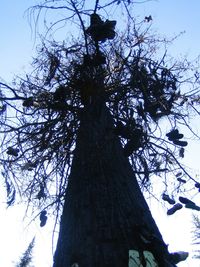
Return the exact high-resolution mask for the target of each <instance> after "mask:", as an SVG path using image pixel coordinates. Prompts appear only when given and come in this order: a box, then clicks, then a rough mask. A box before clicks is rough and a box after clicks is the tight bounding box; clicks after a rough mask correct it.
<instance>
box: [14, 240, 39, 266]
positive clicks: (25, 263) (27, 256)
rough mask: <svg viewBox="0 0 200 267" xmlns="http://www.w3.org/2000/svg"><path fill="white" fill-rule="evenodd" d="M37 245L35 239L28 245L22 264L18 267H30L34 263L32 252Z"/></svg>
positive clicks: (21, 260)
mask: <svg viewBox="0 0 200 267" xmlns="http://www.w3.org/2000/svg"><path fill="white" fill-rule="evenodd" d="M34 245H35V238H33V239H32V241H31V242H30V244H29V245H28V248H27V249H26V251H25V252H24V253H23V255H22V257H21V259H20V262H19V263H18V264H17V265H16V267H28V266H30V263H31V261H32V251H33V248H34Z"/></svg>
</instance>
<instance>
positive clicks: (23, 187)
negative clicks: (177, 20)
mask: <svg viewBox="0 0 200 267" xmlns="http://www.w3.org/2000/svg"><path fill="white" fill-rule="evenodd" d="M101 2H103V3H101ZM92 4H93V6H92ZM133 4H134V3H132V1H131V0H130V1H129V0H127V1H117V0H116V1H115V0H114V1H98V0H96V1H94V2H93V3H91V2H90V4H88V3H86V1H73V0H70V1H44V2H43V3H42V4H40V5H37V6H35V7H34V8H33V9H31V10H30V14H31V15H32V16H34V15H35V14H36V17H35V21H36V22H37V23H38V21H39V19H40V18H41V13H42V12H43V11H45V14H47V17H45V23H46V26H47V33H46V36H49V38H50V39H51V37H52V32H53V30H54V29H55V28H58V27H60V26H59V25H62V24H63V25H64V24H67V25H69V23H72V22H74V24H72V25H73V26H72V28H73V27H75V26H74V25H78V26H77V27H78V29H79V31H76V33H77V36H76V37H77V38H76V39H75V37H74V36H73V37H72V38H71V39H70V38H69V39H70V40H67V41H63V42H58V41H55V40H50V41H44V42H43V43H42V46H41V49H39V51H38V57H37V58H36V59H35V60H34V62H33V67H34V68H33V72H32V73H31V74H29V75H27V76H26V77H25V78H20V79H17V80H16V81H15V83H14V84H13V85H11V86H9V85H7V84H5V83H1V96H0V100H1V103H2V105H1V133H2V135H1V140H2V143H1V149H2V154H1V155H2V156H1V163H2V167H3V171H2V174H3V176H4V178H5V184H6V189H7V194H8V205H12V204H13V203H14V201H15V198H16V193H18V194H17V195H20V196H21V197H22V199H25V200H26V201H28V205H29V206H30V205H33V206H34V207H37V208H38V209H39V213H38V216H39V218H40V225H41V227H43V226H45V224H46V222H47V220H48V216H47V210H48V211H49V212H50V210H53V212H56V223H58V222H59V223H60V233H59V239H58V244H57V249H56V253H55V257H54V267H64V266H65V267H66V266H67V267H68V266H87V267H88V266H119V267H121V266H128V262H129V263H130V262H131V261H134V262H135V263H134V264H135V265H134V266H137V265H136V264H138V265H139V264H140V263H141V264H142V265H143V266H146V264H147V262H148V261H149V262H151V264H152V266H156V264H157V265H158V266H167V267H168V266H175V264H176V263H178V262H179V261H180V260H184V259H185V258H186V257H187V253H182V254H181V253H174V254H170V253H169V252H168V249H167V245H166V244H165V243H164V241H163V239H162V236H161V234H160V232H159V230H158V228H157V226H156V224H155V221H154V220H153V218H152V216H151V212H150V210H149V208H148V206H147V204H146V201H145V199H144V197H143V195H142V193H141V189H143V190H144V189H145V190H148V191H149V192H152V191H151V190H152V189H151V188H152V186H155V183H156V179H157V181H162V184H163V187H162V189H161V190H162V192H160V194H161V196H160V195H159V196H157V198H159V199H160V198H162V200H163V201H167V202H168V203H169V205H173V206H171V208H170V209H169V210H168V215H172V214H173V213H175V212H176V211H178V210H179V209H181V208H182V207H183V205H185V207H186V208H191V209H197V210H198V209H199V207H198V206H197V205H196V204H195V203H193V202H192V201H190V200H189V199H188V198H186V197H183V196H180V197H179V203H176V201H175V200H174V199H173V197H172V195H175V194H177V192H179V194H180V192H184V189H185V188H189V187H192V188H196V190H199V188H200V183H199V182H198V181H197V180H196V179H195V178H193V177H192V176H191V175H190V173H189V172H188V170H187V168H185V167H184V166H183V165H182V164H181V159H182V158H183V157H184V153H185V147H186V146H187V145H188V142H187V141H186V139H185V137H184V135H183V134H182V127H185V126H186V127H187V128H188V129H189V130H190V131H191V132H192V133H193V135H194V136H196V137H197V138H199V137H198V136H197V135H196V134H195V133H194V132H193V130H192V129H191V127H190V124H189V118H190V115H192V114H193V113H195V114H199V110H198V109H199V89H198V83H199V80H198V77H197V76H198V73H197V72H195V75H196V76H195V75H194V74H193V73H192V71H191V69H192V68H190V64H191V63H188V62H187V61H186V60H185V61H183V62H176V61H174V60H172V59H170V57H169V56H168V55H167V51H166V50H164V53H163V54H162V56H161V57H159V56H158V54H159V53H160V54H161V52H160V51H161V50H159V47H158V45H164V46H166V45H167V43H166V41H165V40H164V39H158V38H157V37H156V36H155V35H152V34H151V31H150V26H149V24H150V23H151V21H152V17H151V16H149V17H145V18H144V20H143V21H141V22H136V21H135V19H134V18H133V17H132V16H131V7H132V5H133ZM111 7H112V8H115V10H117V11H116V12H120V10H121V9H123V11H124V12H126V13H125V14H126V15H125V17H124V18H126V22H127V23H121V24H120V22H119V21H118V20H114V19H113V18H112V17H111V18H110V17H109V18H106V16H107V14H109V15H110V13H109V10H110V8H111ZM58 10H59V12H61V11H63V12H64V13H62V16H61V17H62V19H58V20H56V21H55V23H51V24H50V25H48V12H50V15H51V12H53V11H54V12H55V11H58ZM35 12H37V13H35ZM63 14H64V15H65V17H63ZM116 14H119V13H116ZM50 17H51V16H50ZM37 23H36V24H37ZM60 23H61V24H60ZM118 24H119V27H122V29H123V31H122V32H120V31H117V25H118ZM193 69H194V67H193ZM183 77H184V78H183ZM194 81H195V82H194ZM182 88H183V89H182ZM163 126H164V127H163ZM165 129H166V130H165ZM152 177H154V178H155V179H153V180H152V179H151V178H152ZM168 190H170V191H171V192H173V193H172V194H170V193H169V192H168ZM180 202H181V203H180ZM191 202H192V203H193V204H192V203H191ZM61 214H62V216H61V220H59V217H60V215H61ZM129 250H132V252H134V253H135V254H133V255H132V254H130V255H129V254H128V253H129ZM145 253H146V254H145ZM148 253H149V254H148ZM129 256H130V258H129ZM131 257H132V258H131Z"/></svg>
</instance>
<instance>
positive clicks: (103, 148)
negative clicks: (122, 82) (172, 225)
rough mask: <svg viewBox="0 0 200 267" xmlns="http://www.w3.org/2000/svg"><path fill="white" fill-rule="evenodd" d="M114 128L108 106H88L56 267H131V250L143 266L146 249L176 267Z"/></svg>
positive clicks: (159, 262) (160, 263) (74, 161)
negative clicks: (170, 261) (170, 260)
mask: <svg viewBox="0 0 200 267" xmlns="http://www.w3.org/2000/svg"><path fill="white" fill-rule="evenodd" d="M113 127H114V125H113V119H112V116H111V114H110V112H109V110H108V108H107V107H106V105H105V104H104V103H102V102H101V101H96V103H93V104H90V105H88V106H86V108H85V109H84V111H83V114H82V116H81V123H80V129H79V133H78V136H77V145H76V150H75V155H74V159H73V164H72V169H71V174H70V177H69V182H68V187H67V192H66V197H65V203H64V208H63V214H62V217H61V223H60V232H59V238H58V243H57V248H56V252H55V255H54V265H53V266H54V267H71V266H72V265H73V264H75V263H77V264H78V265H77V266H79V267H127V266H128V260H129V250H137V251H138V252H139V255H140V260H141V263H142V264H143V266H145V261H144V257H143V253H142V252H143V251H144V250H148V251H150V252H152V254H153V255H154V257H155V259H156V261H157V263H158V266H160V267H161V266H162V267H164V266H166V267H169V266H170V267H171V266H175V265H173V264H171V263H169V261H168V257H169V256H168V251H167V246H166V245H165V243H164V241H163V239H162V236H161V234H160V232H159V230H158V228H157V226H156V223H155V221H154V219H153V218H152V215H151V212H150V210H149V208H148V205H147V203H146V201H145V199H144V197H143V195H142V193H141V191H140V188H139V185H138V183H137V180H136V177H135V174H134V172H133V170H132V167H131V165H130V163H129V161H128V158H126V157H125V156H124V154H123V148H122V146H121V143H120V141H119V138H118V137H117V136H116V135H115V133H114V131H113ZM74 266H75V265H74Z"/></svg>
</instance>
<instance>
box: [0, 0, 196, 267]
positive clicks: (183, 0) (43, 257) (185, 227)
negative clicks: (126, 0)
mask: <svg viewBox="0 0 200 267" xmlns="http://www.w3.org/2000/svg"><path fill="white" fill-rule="evenodd" d="M35 3H36V1H34V0H20V1H16V0H1V3H0V32H1V41H0V78H1V79H3V80H4V81H6V82H10V81H11V80H12V79H13V77H14V76H15V75H20V74H23V73H24V72H25V71H27V70H29V69H30V63H31V61H32V57H33V56H34V55H35V49H36V43H35V37H34V34H33V32H32V31H31V27H30V24H29V22H28V18H27V13H25V11H26V9H27V8H28V7H30V6H31V5H34V4H35ZM199 10H200V1H199V0H193V1H189V0H157V1H150V2H147V3H144V4H137V5H135V9H134V14H135V16H139V17H140V18H141V19H143V18H144V17H145V16H148V15H151V16H152V17H153V29H155V31H156V32H157V33H159V34H160V35H162V36H167V37H173V36H176V35H178V34H179V33H181V32H184V34H182V35H181V36H180V37H179V38H178V39H177V40H175V42H174V43H173V45H171V46H170V48H169V51H170V53H171V54H172V55H173V56H174V57H176V58H177V57H178V58H179V57H182V56H184V55H187V56H188V58H189V59H191V60H193V59H195V58H196V57H198V56H199V55H200V46H199V44H200V27H199V25H200V16H199ZM197 125H198V124H197ZM199 125H200V124H199ZM197 130H198V127H197ZM199 131H200V128H199ZM198 151H200V145H199V144H198V143H197V142H192V141H191V142H190V148H188V151H187V152H188V154H187V156H186V159H185V160H186V162H187V164H188V165H190V166H191V167H192V168H193V169H194V170H195V171H197V172H198V171H199V169H200V167H199V156H198ZM0 185H2V182H1V181H0ZM196 200H197V203H199V204H200V194H199V195H197V197H196ZM148 203H149V205H150V208H151V209H152V213H153V216H154V218H155V220H156V222H157V223H158V226H159V228H160V231H161V233H162V234H163V237H164V240H165V242H166V243H168V244H170V245H169V248H170V249H171V251H178V250H184V251H190V252H191V251H192V249H193V247H192V246H191V233H190V232H191V211H190V210H184V211H181V212H180V213H178V212H177V214H174V215H173V216H171V217H167V216H166V210H163V208H162V207H160V206H159V205H158V203H155V202H154V201H153V200H151V201H149V202H148ZM23 215H24V208H23V207H21V206H17V207H14V208H10V209H5V196H4V194H3V193H2V194H1V195H0V218H1V221H0V236H1V238H0V266H4V267H13V266H14V265H13V264H14V261H16V260H17V259H18V258H19V256H20V255H21V253H22V252H23V251H24V250H25V248H26V247H27V245H28V243H29V242H30V241H31V240H32V238H33V237H34V235H36V248H35V255H36V257H35V258H36V259H35V267H41V266H42V267H50V266H51V256H52V252H51V234H50V233H51V229H52V225H51V224H50V223H49V224H47V226H46V227H44V228H40V227H39V222H38V221H37V220H36V221H34V222H33V223H32V224H31V226H28V222H29V219H30V218H29V219H26V220H25V221H22V218H23ZM178 266H180V267H188V266H193V267H199V266H200V263H199V262H198V261H194V260H192V259H189V260H188V261H186V262H183V263H181V264H179V265H178Z"/></svg>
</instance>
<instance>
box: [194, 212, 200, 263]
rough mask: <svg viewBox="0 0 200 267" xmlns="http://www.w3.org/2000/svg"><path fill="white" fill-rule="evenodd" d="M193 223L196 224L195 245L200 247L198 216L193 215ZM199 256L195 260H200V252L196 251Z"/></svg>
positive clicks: (199, 220) (199, 221)
mask: <svg viewBox="0 0 200 267" xmlns="http://www.w3.org/2000/svg"><path fill="white" fill-rule="evenodd" d="M193 223H194V231H193V235H194V245H199V244H200V241H199V239H200V219H199V217H198V216H196V215H193ZM195 252H196V253H197V254H196V255H195V258H197V259H200V250H199V249H198V250H196V251H195Z"/></svg>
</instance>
